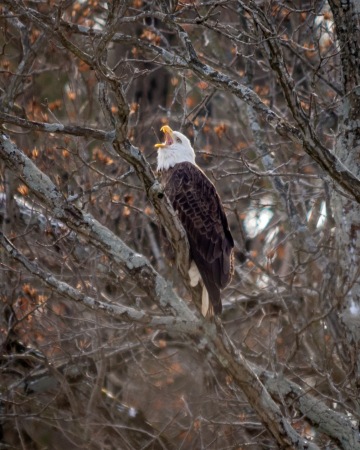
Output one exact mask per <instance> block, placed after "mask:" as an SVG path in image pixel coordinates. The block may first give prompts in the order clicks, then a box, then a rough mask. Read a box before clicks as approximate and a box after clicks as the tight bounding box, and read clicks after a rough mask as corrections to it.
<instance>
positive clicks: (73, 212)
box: [0, 133, 194, 320]
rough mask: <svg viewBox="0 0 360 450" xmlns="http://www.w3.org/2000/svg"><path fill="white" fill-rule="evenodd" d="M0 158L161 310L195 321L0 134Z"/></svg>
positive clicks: (144, 264) (139, 259)
mask: <svg viewBox="0 0 360 450" xmlns="http://www.w3.org/2000/svg"><path fill="white" fill-rule="evenodd" d="M0 158H1V159H2V160H3V161H4V162H5V164H6V165H7V167H8V168H9V169H10V170H12V171H13V172H14V173H15V174H17V175H18V176H19V178H20V179H21V180H22V181H23V182H24V183H25V184H26V185H27V186H28V187H29V188H30V189H31V191H32V192H33V193H34V194H35V195H36V196H37V197H38V198H39V199H40V201H41V202H42V203H43V204H44V205H45V206H46V207H47V208H49V210H50V212H51V214H52V216H53V217H54V218H56V219H58V220H61V221H62V222H63V223H65V224H66V225H67V226H68V227H69V228H70V229H72V230H75V231H77V232H78V233H80V234H82V235H84V236H86V237H87V238H88V240H89V241H90V242H91V243H92V244H93V245H95V246H96V247H97V248H99V249H100V250H101V251H103V252H104V254H106V255H107V256H108V257H109V258H110V259H111V260H112V261H114V262H115V263H116V264H119V266H120V267H121V268H122V269H123V270H125V271H126V272H127V273H128V274H129V275H130V276H131V277H133V279H134V280H136V281H137V282H138V283H139V286H141V287H142V288H143V289H144V291H145V292H146V293H147V294H148V295H149V296H150V298H152V299H153V301H155V302H157V303H158V304H159V306H160V307H162V308H165V309H166V308H168V307H170V308H171V310H172V311H173V312H174V313H175V314H178V315H179V316H180V317H184V319H185V318H186V319H187V320H193V319H194V315H193V313H192V312H191V311H190V309H189V308H188V307H187V306H186V304H185V303H184V301H183V300H182V299H181V298H179V297H178V296H177V295H176V294H175V293H174V291H173V290H172V288H171V286H169V284H168V283H167V282H166V281H165V280H164V279H163V278H162V277H161V276H160V275H159V274H158V273H157V272H156V271H155V270H154V268H153V267H152V266H151V264H150V263H149V261H148V260H147V259H146V258H145V257H144V256H142V255H140V254H138V253H136V252H134V251H133V250H132V249H130V248H129V247H128V246H127V245H126V244H125V243H124V242H123V241H122V240H121V239H120V238H118V237H117V236H115V235H114V234H113V233H112V232H111V231H110V230H109V229H108V228H106V227H104V226H103V225H101V224H100V223H99V222H97V221H96V220H95V219H94V218H93V217H92V216H91V215H90V214H86V213H84V212H82V211H80V210H79V209H78V208H76V207H75V206H74V205H72V204H70V203H69V202H67V200H66V199H65V198H64V197H63V195H62V194H61V193H60V192H59V191H58V190H57V188H56V186H55V185H54V184H53V183H52V181H51V180H50V178H49V177H48V176H47V175H45V174H44V173H42V172H41V171H40V170H39V169H38V168H37V167H36V166H35V164H34V163H33V162H32V161H31V160H30V159H29V158H27V157H26V156H25V155H24V154H23V153H22V152H21V151H20V150H19V149H18V148H17V147H16V146H15V145H14V144H13V143H12V142H11V141H10V139H9V138H8V137H7V136H6V135H5V134H3V133H0Z"/></svg>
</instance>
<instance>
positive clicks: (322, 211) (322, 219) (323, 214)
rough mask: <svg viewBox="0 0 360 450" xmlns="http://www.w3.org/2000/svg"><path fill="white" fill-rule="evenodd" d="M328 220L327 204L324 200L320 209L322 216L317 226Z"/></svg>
mask: <svg viewBox="0 0 360 450" xmlns="http://www.w3.org/2000/svg"><path fill="white" fill-rule="evenodd" d="M325 220H326V204H325V202H322V204H321V210H320V217H319V220H318V223H317V224H316V228H320V227H322V226H323V225H324V223H325Z"/></svg>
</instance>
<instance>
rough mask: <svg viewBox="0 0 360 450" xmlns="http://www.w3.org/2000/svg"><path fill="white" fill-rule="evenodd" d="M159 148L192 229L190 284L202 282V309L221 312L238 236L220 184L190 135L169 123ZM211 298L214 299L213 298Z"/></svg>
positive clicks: (170, 188)
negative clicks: (210, 174)
mask: <svg viewBox="0 0 360 450" xmlns="http://www.w3.org/2000/svg"><path fill="white" fill-rule="evenodd" d="M161 131H162V132H163V133H164V134H165V141H164V142H163V143H160V144H156V145H155V147H157V148H158V159H157V162H158V165H157V171H158V174H159V176H160V178H161V183H162V185H163V187H164V191H165V193H166V194H167V196H168V197H169V199H170V201H171V203H172V205H173V207H174V209H175V211H177V213H178V216H179V219H180V221H181V223H182V225H183V227H184V229H185V231H186V234H187V238H188V241H189V246H190V268H189V272H188V273H189V278H190V285H191V286H193V287H194V286H196V285H197V284H198V283H201V285H202V305H201V312H202V314H203V316H205V317H212V316H213V315H214V314H221V311H222V304H221V297H220V290H221V289H224V288H225V287H226V286H227V285H228V284H229V282H230V280H231V276H232V273H233V266H234V264H233V259H234V256H233V253H234V252H233V248H234V241H233V238H232V236H231V232H230V230H229V225H228V221H227V218H226V215H225V211H224V207H223V205H222V203H221V200H220V197H219V195H218V193H217V192H216V188H215V186H214V185H213V183H212V182H211V181H210V180H209V178H208V177H207V176H206V175H205V174H204V172H203V171H202V170H201V169H200V167H199V166H197V164H196V162H195V151H194V149H193V148H192V146H191V143H190V141H189V139H188V138H187V137H186V136H184V135H183V134H182V133H179V132H178V131H173V130H172V129H171V128H170V127H169V126H168V125H165V126H163V127H162V128H161ZM209 300H210V301H209Z"/></svg>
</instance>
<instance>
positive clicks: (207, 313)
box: [188, 261, 214, 317]
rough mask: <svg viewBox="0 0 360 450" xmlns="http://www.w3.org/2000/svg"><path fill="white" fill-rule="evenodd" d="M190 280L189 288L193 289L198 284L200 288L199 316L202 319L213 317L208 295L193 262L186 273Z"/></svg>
mask: <svg viewBox="0 0 360 450" xmlns="http://www.w3.org/2000/svg"><path fill="white" fill-rule="evenodd" d="M188 274H189V278H190V286H191V287H195V286H197V285H198V284H199V282H200V284H201V286H202V295H201V314H202V315H203V316H204V317H213V315H214V310H213V307H212V305H211V304H210V301H209V293H208V291H207V289H206V287H205V285H204V283H203V280H202V278H201V275H200V272H199V270H198V268H197V266H196V264H195V262H194V261H191V265H190V269H189V271H188Z"/></svg>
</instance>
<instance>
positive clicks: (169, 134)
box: [155, 125, 174, 148]
mask: <svg viewBox="0 0 360 450" xmlns="http://www.w3.org/2000/svg"><path fill="white" fill-rule="evenodd" d="M160 131H162V132H163V133H164V134H165V142H162V143H160V144H155V147H156V148H164V147H168V146H169V145H171V144H172V143H173V142H174V133H173V130H172V129H171V128H170V127H169V125H164V126H163V127H161V129H160Z"/></svg>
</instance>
